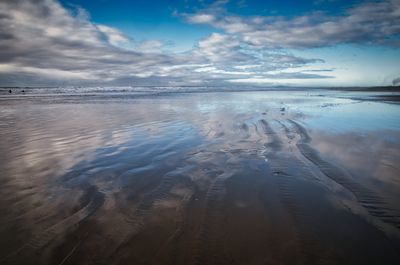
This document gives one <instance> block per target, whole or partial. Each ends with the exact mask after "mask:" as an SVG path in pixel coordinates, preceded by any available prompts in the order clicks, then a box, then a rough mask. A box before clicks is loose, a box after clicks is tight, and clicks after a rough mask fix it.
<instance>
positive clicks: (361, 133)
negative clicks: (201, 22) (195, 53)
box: [0, 89, 400, 265]
mask: <svg viewBox="0 0 400 265" xmlns="http://www.w3.org/2000/svg"><path fill="white" fill-rule="evenodd" d="M5 91H6V90H5ZM21 91H22V90H21V89H19V90H18V89H14V93H12V94H8V93H7V91H6V92H4V93H0V128H1V130H0V264H171V265H179V264H184V265H186V264H207V265H211V264H248V265H251V264H254V265H258V264H260V265H265V264H271V265H275V264H305V265H309V264H341V265H343V264H364V265H365V264H387V265H388V264H400V251H399V250H400V105H399V104H398V98H399V94H398V92H376V91H372V92H371V91H367V92H363V91H349V92H347V93H346V92H343V91H341V92H338V91H334V90H323V89H320V90H319V89H312V90H306V89H304V90H290V91H279V90H271V91H239V92H235V91H231V92H227V91H225V92H223V93H221V92H218V91H200V92H196V93H189V91H190V89H189V90H184V91H181V90H176V91H174V92H171V93H165V92H162V93H159V92H157V91H151V92H146V90H140V91H136V90H135V91H130V90H128V91H127V90H125V89H123V90H117V91H115V90H112V91H108V92H107V91H106V92H105V91H103V90H101V91H100V90H90V89H89V90H84V92H82V91H83V90H82V89H72V90H67V92H65V91H61V92H60V93H54V92H52V91H54V90H51V89H49V90H40V89H37V90H29V89H24V93H22V92H21ZM43 91H44V92H43Z"/></svg>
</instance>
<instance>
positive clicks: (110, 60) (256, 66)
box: [0, 0, 326, 85]
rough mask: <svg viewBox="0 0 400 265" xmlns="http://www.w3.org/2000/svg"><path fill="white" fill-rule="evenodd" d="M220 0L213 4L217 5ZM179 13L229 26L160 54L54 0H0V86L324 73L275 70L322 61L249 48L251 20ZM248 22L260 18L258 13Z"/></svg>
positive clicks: (152, 45) (157, 44) (156, 44)
mask: <svg viewBox="0 0 400 265" xmlns="http://www.w3.org/2000/svg"><path fill="white" fill-rule="evenodd" d="M224 3H226V1H220V2H218V3H217V4H215V5H214V6H215V8H216V9H218V10H220V9H221V6H222V5H223V4H224ZM187 19H188V20H189V19H191V20H190V21H191V23H201V24H214V23H217V24H218V25H220V26H221V27H222V25H225V24H224V23H226V21H228V20H229V21H230V26H229V27H230V28H229V29H228V28H227V32H226V33H213V34H211V35H209V36H208V37H206V38H203V39H201V40H200V41H199V42H198V43H197V44H196V45H195V46H194V48H193V49H192V50H191V51H188V52H184V53H172V52H169V53H168V52H165V51H163V49H162V48H163V45H164V42H162V41H160V40H147V41H144V42H137V41H135V40H134V39H132V38H130V37H128V36H126V35H125V34H124V33H122V32H121V31H119V30H118V29H115V28H112V27H109V26H106V25H99V24H96V23H93V22H91V21H90V16H89V14H88V13H87V12H86V11H85V10H83V9H81V8H75V9H74V10H67V9H65V8H64V7H63V6H62V5H61V4H60V3H59V2H57V1H54V0H3V1H1V2H0V85H74V84H80V85H81V84H96V85H110V84H118V85H132V84H134V85H135V84H136V85H138V84H139V85H140V84H152V85H159V84H162V85H174V84H207V85H215V84H224V83H225V84H226V82H229V80H231V79H235V80H237V79H241V78H243V79H244V80H245V79H246V78H249V76H253V77H254V78H274V79H278V78H292V77H294V76H296V78H304V79H309V78H326V77H325V76H322V75H312V74H307V73H301V72H300V71H298V72H297V73H286V74H279V73H277V71H283V70H287V69H296V68H300V67H302V66H305V65H310V64H318V63H323V61H322V60H320V59H314V58H301V57H298V56H295V55H293V54H291V53H289V52H287V51H282V50H281V51H278V50H271V49H269V50H268V49H264V48H259V47H256V48H255V47H254V45H251V44H250V43H249V42H248V41H245V40H244V38H243V37H244V33H245V32H250V31H251V28H252V27H253V25H252V24H249V23H248V21H244V20H242V19H240V18H234V17H232V18H225V19H222V18H220V17H217V16H215V15H213V14H210V15H207V14H204V15H193V16H188V17H187ZM258 20H260V21H258ZM224 21H225V22H224ZM251 21H253V22H252V23H255V24H257V23H258V24H260V23H261V24H262V23H263V19H258V18H252V19H251ZM261 24H260V25H261ZM223 27H225V26H223ZM233 33H235V34H233ZM236 33H237V34H236ZM129 47H134V48H129Z"/></svg>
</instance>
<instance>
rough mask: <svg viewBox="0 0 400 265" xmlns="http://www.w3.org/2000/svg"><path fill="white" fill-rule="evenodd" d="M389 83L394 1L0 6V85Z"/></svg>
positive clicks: (395, 46) (8, 1) (43, 1)
mask: <svg viewBox="0 0 400 265" xmlns="http://www.w3.org/2000/svg"><path fill="white" fill-rule="evenodd" d="M397 84H400V0H385V1H372V0H371V1H360V0H347V1H345V0H308V1H306V0H297V1H288V0H280V1H269V0H260V1H256V0H218V1H207V0H170V1H148V0H147V1H146V0H137V1H128V0H91V1H88V0H61V1H57V0H1V1H0V86H77V85H88V86H92V85H93V86H142V85H146V86H147V85H149V86H301V87H304V86H312V87H320V86H340V87H343V86H383V85H385V86H386V85H397Z"/></svg>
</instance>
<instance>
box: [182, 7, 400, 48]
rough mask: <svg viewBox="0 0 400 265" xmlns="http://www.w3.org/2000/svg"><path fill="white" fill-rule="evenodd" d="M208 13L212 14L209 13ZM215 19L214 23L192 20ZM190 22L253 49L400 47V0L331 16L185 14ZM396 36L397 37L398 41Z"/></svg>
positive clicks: (356, 8) (355, 8)
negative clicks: (353, 45) (236, 38)
mask: <svg viewBox="0 0 400 265" xmlns="http://www.w3.org/2000/svg"><path fill="white" fill-rule="evenodd" d="M205 12H212V11H210V10H206V11H205ZM207 15H209V16H213V17H214V19H213V20H198V21H197V22H196V20H192V19H191V18H192V17H202V16H207ZM185 17H186V19H187V20H188V21H189V22H191V23H197V24H207V25H211V26H213V27H215V28H217V29H221V30H224V31H225V32H226V33H229V34H232V35H235V36H240V37H241V39H242V40H243V41H245V42H247V43H248V44H250V45H253V46H262V47H270V48H271V47H272V48H279V47H283V48H285V47H286V48H310V47H325V46H332V45H336V44H342V43H368V42H369V43H378V44H383V45H395V46H399V45H400V42H399V39H398V37H399V34H400V1H399V0H388V1H382V2H367V3H362V4H359V5H356V6H353V7H352V8H350V9H348V10H347V11H346V13H345V14H344V15H337V16H329V15H326V14H323V13H321V12H314V13H312V14H309V15H304V16H298V17H293V18H284V17H276V16H275V17H268V16H266V17H260V16H255V17H240V16H234V15H227V14H225V15H221V14H220V15H219V16H218V17H216V15H215V14H208V13H197V14H193V15H192V16H190V15H188V14H186V15H185ZM396 36H397V38H395V37H396Z"/></svg>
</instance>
